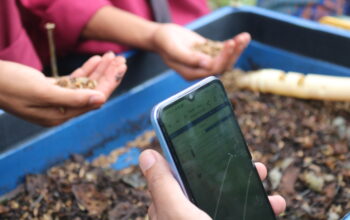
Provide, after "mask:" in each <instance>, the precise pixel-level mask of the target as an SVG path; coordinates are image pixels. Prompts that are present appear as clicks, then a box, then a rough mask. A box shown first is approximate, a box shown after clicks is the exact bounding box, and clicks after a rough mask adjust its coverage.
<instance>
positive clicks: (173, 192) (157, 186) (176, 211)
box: [139, 150, 286, 220]
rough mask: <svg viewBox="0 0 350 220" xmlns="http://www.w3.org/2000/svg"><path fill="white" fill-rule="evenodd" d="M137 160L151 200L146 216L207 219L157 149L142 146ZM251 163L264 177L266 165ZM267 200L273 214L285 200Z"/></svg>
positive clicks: (277, 211)
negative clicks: (189, 198)
mask: <svg viewBox="0 0 350 220" xmlns="http://www.w3.org/2000/svg"><path fill="white" fill-rule="evenodd" d="M139 161H140V167H141V170H142V172H143V174H144V175H145V177H146V179H147V183H148V188H149V191H150V193H151V196H152V200H153V204H152V205H151V206H150V207H149V210H148V215H149V217H150V219H152V220H157V219H168V220H171V219H176V220H187V219H199V220H209V219H211V218H210V217H209V216H208V215H207V214H206V213H205V212H204V211H202V210H200V209H199V208H197V207H196V206H195V205H194V204H192V203H191V202H190V201H189V200H188V199H187V198H186V196H185V195H184V193H183V192H182V190H181V188H180V185H179V184H178V183H177V181H176V180H175V178H174V177H173V175H172V173H171V171H170V169H169V166H168V164H167V162H166V161H165V159H164V158H163V157H162V156H161V155H160V154H159V153H158V152H156V151H154V150H146V151H144V152H142V154H141V155H140V158H139ZM255 166H256V168H257V170H258V172H259V176H260V178H261V179H264V178H266V175H267V170H266V167H265V166H264V165H263V164H262V163H256V164H255ZM269 200H270V203H271V205H272V208H273V210H274V212H275V214H276V215H278V214H280V213H282V212H283V211H284V209H285V207H286V202H285V200H284V199H283V198H282V197H281V196H277V195H275V196H269Z"/></svg>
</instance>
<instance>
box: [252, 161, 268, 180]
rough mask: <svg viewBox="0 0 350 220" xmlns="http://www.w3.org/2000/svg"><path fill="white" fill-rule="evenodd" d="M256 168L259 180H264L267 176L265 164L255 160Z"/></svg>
mask: <svg viewBox="0 0 350 220" xmlns="http://www.w3.org/2000/svg"><path fill="white" fill-rule="evenodd" d="M254 165H255V167H256V169H257V170H258V173H259V176H260V179H261V180H264V179H265V178H266V176H267V169H266V166H265V165H264V164H262V163H259V162H256V163H254Z"/></svg>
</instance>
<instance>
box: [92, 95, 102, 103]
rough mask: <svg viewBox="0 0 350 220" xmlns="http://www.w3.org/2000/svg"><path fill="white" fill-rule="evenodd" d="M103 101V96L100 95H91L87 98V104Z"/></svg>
mask: <svg viewBox="0 0 350 220" xmlns="http://www.w3.org/2000/svg"><path fill="white" fill-rule="evenodd" d="M102 103H103V97H102V96H100V95H93V96H91V97H90V98H89V106H94V105H101V104H102Z"/></svg>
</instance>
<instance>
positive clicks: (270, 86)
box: [235, 69, 350, 101]
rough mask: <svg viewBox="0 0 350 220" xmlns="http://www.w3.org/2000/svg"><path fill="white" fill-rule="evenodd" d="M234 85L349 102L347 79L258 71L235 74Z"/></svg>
mask: <svg viewBox="0 0 350 220" xmlns="http://www.w3.org/2000/svg"><path fill="white" fill-rule="evenodd" d="M235 85H236V86H237V87H239V88H245V89H250V90H253V91H259V92H266V93H274V94H278V95H283V96H292V97H296V98H302V99H319V100H331V101H350V78H348V77H338V76H326V75H320V74H307V75H304V74H302V73H297V72H288V73H286V72H284V71H282V70H276V69H261V70H258V71H251V72H247V73H246V74H243V73H242V72H241V71H238V72H236V73H235Z"/></svg>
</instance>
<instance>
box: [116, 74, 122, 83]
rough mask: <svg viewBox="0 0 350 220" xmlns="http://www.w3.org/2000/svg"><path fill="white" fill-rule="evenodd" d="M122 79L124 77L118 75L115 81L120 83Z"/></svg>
mask: <svg viewBox="0 0 350 220" xmlns="http://www.w3.org/2000/svg"><path fill="white" fill-rule="evenodd" d="M122 79H123V76H119V75H117V76H116V77H115V81H117V82H119V81H120V80H122Z"/></svg>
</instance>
